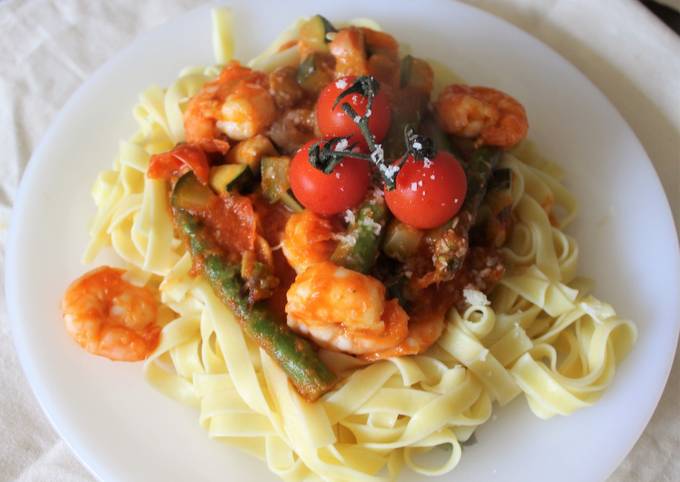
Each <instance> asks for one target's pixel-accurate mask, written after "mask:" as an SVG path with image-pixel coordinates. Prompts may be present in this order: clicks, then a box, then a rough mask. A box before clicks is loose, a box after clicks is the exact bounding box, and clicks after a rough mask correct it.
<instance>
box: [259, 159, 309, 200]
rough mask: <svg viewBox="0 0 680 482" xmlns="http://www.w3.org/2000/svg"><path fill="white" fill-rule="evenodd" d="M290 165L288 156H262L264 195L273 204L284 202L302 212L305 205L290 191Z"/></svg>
mask: <svg viewBox="0 0 680 482" xmlns="http://www.w3.org/2000/svg"><path fill="white" fill-rule="evenodd" d="M289 167H290V157H288V156H276V157H269V156H267V157H263V158H262V195H263V196H264V197H265V199H267V201H269V202H270V203H271V204H274V203H276V202H282V203H283V204H284V205H285V206H286V207H287V208H288V209H290V210H291V211H293V212H300V211H302V210H303V207H302V206H301V205H300V203H299V202H297V200H296V199H295V197H294V196H293V194H292V193H291V192H290V183H289V182H288V168H289Z"/></svg>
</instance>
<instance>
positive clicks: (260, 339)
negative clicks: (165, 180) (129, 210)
mask: <svg viewBox="0 0 680 482" xmlns="http://www.w3.org/2000/svg"><path fill="white" fill-rule="evenodd" d="M187 176H189V177H187ZM206 189H207V188H206ZM209 198H210V196H209V195H208V194H205V193H202V192H201V189H200V184H199V183H198V181H197V180H196V178H195V177H194V175H193V173H188V174H185V175H184V176H183V177H182V178H181V179H180V180H179V181H178V182H177V183H176V184H175V188H174V190H173V193H172V213H173V218H174V222H175V225H176V226H177V229H178V231H179V232H180V234H181V236H182V237H183V238H184V240H185V241H186V243H187V245H188V247H189V251H190V253H191V256H192V258H193V259H194V262H195V264H196V265H197V266H199V267H200V268H201V271H202V274H203V275H204V276H205V277H206V278H207V279H208V281H209V282H210V284H211V286H212V288H213V290H214V292H215V294H216V295H217V296H218V297H219V298H220V299H221V300H222V302H224V303H225V304H226V305H227V306H228V307H229V308H231V309H232V310H233V312H234V314H235V315H236V318H237V319H238V321H239V323H240V324H241V327H242V328H243V330H244V332H245V333H246V334H247V335H248V336H249V337H251V338H252V339H253V340H255V342H256V343H257V344H258V345H260V346H261V347H262V348H264V349H265V351H266V352H267V353H268V354H269V355H270V356H272V357H273V358H274V359H275V360H276V361H277V362H278V363H279V365H280V366H281V368H282V369H283V370H284V371H285V372H286V374H287V375H288V378H289V380H290V381H291V383H292V384H293V385H294V386H295V388H296V389H297V391H298V392H299V393H300V395H301V396H302V397H304V398H305V399H306V400H308V401H313V400H316V399H317V398H319V397H320V396H321V395H322V394H323V393H325V392H327V391H328V390H330V389H331V388H332V387H333V385H334V384H335V382H336V376H335V374H334V373H333V372H331V371H330V370H329V369H328V367H326V365H324V363H323V362H322V361H321V360H320V359H319V357H318V356H317V354H316V352H315V351H314V348H313V347H312V345H311V344H310V343H309V342H308V341H306V340H304V339H303V338H300V337H298V336H297V335H295V334H294V333H293V332H292V331H291V330H290V329H289V328H288V326H286V324H285V323H284V322H283V321H282V320H278V319H277V318H276V316H275V315H274V314H273V313H271V312H270V311H269V310H268V308H267V306H266V305H265V304H264V303H262V302H257V303H254V304H251V303H249V301H248V294H247V293H246V291H247V290H246V289H245V284H244V281H243V279H242V278H241V275H240V269H241V267H240V265H239V264H235V263H230V262H229V261H227V259H226V257H225V256H224V255H223V253H222V252H221V250H220V248H219V246H217V244H216V243H215V241H214V240H213V238H212V236H211V235H210V233H209V232H208V231H207V229H206V227H205V225H204V224H203V222H202V220H201V219H200V218H199V217H198V216H195V215H194V214H192V213H191V209H189V208H188V206H193V207H196V205H197V204H196V203H200V202H201V201H205V200H206V199H209Z"/></svg>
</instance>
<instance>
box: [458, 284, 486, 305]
mask: <svg viewBox="0 0 680 482" xmlns="http://www.w3.org/2000/svg"><path fill="white" fill-rule="evenodd" d="M463 296H464V297H465V301H466V302H467V303H468V304H469V305H471V306H489V305H490V304H491V302H490V301H489V299H488V298H487V297H486V295H485V294H484V293H482V292H481V291H479V290H476V289H472V288H465V289H464V290H463Z"/></svg>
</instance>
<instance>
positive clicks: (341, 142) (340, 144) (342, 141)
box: [333, 139, 349, 151]
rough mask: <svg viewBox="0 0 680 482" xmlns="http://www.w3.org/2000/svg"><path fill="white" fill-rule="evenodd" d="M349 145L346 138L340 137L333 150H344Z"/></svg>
mask: <svg viewBox="0 0 680 482" xmlns="http://www.w3.org/2000/svg"><path fill="white" fill-rule="evenodd" d="M348 147H349V142H347V139H340V140H339V141H338V142H337V143H336V144H335V146H334V147H333V150H334V151H344V150H345V149H347V148H348Z"/></svg>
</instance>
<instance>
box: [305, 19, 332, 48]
mask: <svg viewBox="0 0 680 482" xmlns="http://www.w3.org/2000/svg"><path fill="white" fill-rule="evenodd" d="M337 31H338V29H336V28H335V27H334V26H333V24H332V23H331V22H330V21H329V20H328V19H327V18H326V17H324V16H323V15H314V16H313V17H311V18H310V19H309V20H307V21H306V22H305V23H303V24H302V25H301V26H300V40H301V41H302V42H303V43H304V44H305V46H306V47H307V48H309V49H311V50H314V51H319V52H328V46H327V45H326V44H327V43H329V42H330V40H329V39H328V37H326V34H328V33H331V32H337Z"/></svg>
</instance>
